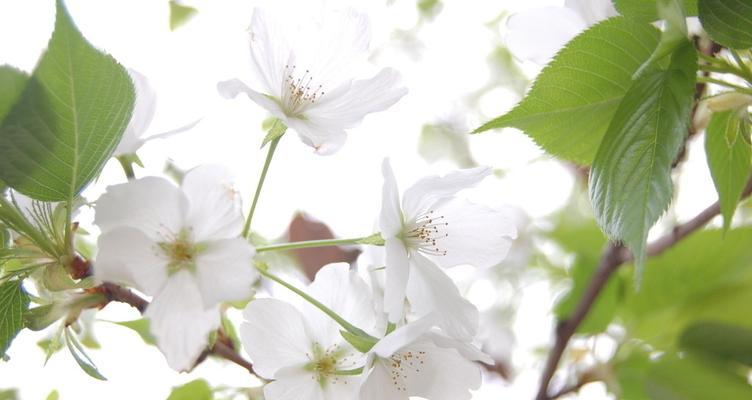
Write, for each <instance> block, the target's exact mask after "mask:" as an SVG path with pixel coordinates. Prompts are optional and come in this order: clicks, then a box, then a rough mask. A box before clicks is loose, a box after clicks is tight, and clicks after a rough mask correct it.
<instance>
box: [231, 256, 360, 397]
mask: <svg viewBox="0 0 752 400" xmlns="http://www.w3.org/2000/svg"><path fill="white" fill-rule="evenodd" d="M305 291H306V293H308V294H309V295H310V296H311V297H313V298H315V299H317V300H318V301H320V302H321V303H323V304H324V305H326V306H327V307H329V308H331V309H332V310H333V311H334V312H336V313H337V314H339V315H340V316H342V317H343V318H344V319H345V320H347V321H349V322H351V323H353V324H354V325H356V326H359V327H361V328H363V329H369V328H371V327H372V326H373V321H374V311H373V302H372V299H371V296H370V290H369V288H368V286H367V285H366V284H365V282H363V281H362V280H361V279H360V278H359V277H358V276H357V274H356V273H355V272H352V271H350V269H349V265H348V264H345V263H337V264H329V265H327V266H325V267H323V268H322V269H321V270H319V272H318V273H317V274H316V278H315V279H314V281H313V283H312V284H311V285H310V286H308V288H307V289H306V290H305ZM296 306H297V307H295V306H293V305H291V304H290V303H286V302H283V301H280V300H276V299H257V300H254V301H252V302H251V303H250V304H248V306H247V307H246V309H245V311H244V312H243V315H244V316H245V319H246V322H244V323H243V324H242V325H241V326H240V337H241V340H242V342H243V347H244V348H245V349H246V351H247V352H248V355H249V356H250V358H251V360H252V361H253V363H254V368H255V369H256V372H258V374H259V375H260V376H261V377H263V378H267V379H274V381H273V382H271V383H268V384H267V385H266V386H265V387H264V396H265V397H264V398H266V399H268V400H299V399H303V400H309V399H310V400H314V399H316V400H335V399H336V400H339V399H341V400H350V399H354V398H357V390H358V388H359V380H360V379H361V378H360V377H359V376H358V374H348V371H353V370H357V369H358V368H361V367H363V366H364V365H365V361H366V357H365V355H363V354H362V353H359V352H358V351H356V350H355V349H354V348H353V347H352V346H351V345H350V344H348V343H347V342H346V341H345V340H344V339H343V338H342V336H341V335H340V333H339V331H340V329H342V328H340V327H339V326H338V325H337V324H336V323H335V322H334V321H333V320H332V319H331V318H330V317H329V316H327V315H326V314H324V313H323V312H322V311H321V310H318V309H316V308H314V307H313V306H311V305H310V304H308V303H303V302H299V303H297V304H296Z"/></svg>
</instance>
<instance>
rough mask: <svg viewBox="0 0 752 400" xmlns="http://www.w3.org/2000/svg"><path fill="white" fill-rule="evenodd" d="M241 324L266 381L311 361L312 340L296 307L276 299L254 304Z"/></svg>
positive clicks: (256, 366)
mask: <svg viewBox="0 0 752 400" xmlns="http://www.w3.org/2000/svg"><path fill="white" fill-rule="evenodd" d="M243 316H244V317H245V319H246V322H244V323H243V324H241V325H240V339H241V341H242V342H243V347H244V348H245V350H246V351H247V352H248V355H249V356H250V357H251V360H252V361H253V367H254V369H255V370H256V372H258V374H259V375H260V376H262V377H264V378H267V379H271V378H274V376H275V374H276V373H277V371H279V370H280V369H282V368H285V367H293V366H299V365H303V364H305V363H307V362H309V361H310V360H309V359H308V356H307V354H308V353H309V352H310V351H311V345H312V340H311V339H310V335H309V333H308V328H306V326H305V322H304V321H303V316H302V315H301V314H300V312H299V311H298V310H296V309H295V308H294V307H293V306H291V305H289V304H287V303H285V302H282V301H279V300H275V299H258V300H254V301H252V302H250V303H249V304H248V305H247V306H246V308H245V310H244V311H243Z"/></svg>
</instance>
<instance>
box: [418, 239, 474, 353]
mask: <svg viewBox="0 0 752 400" xmlns="http://www.w3.org/2000/svg"><path fill="white" fill-rule="evenodd" d="M412 267H413V268H412V270H411V271H410V279H409V281H408V284H407V298H408V300H409V301H410V306H411V309H412V310H413V311H414V312H416V313H417V314H419V315H427V314H431V313H435V314H436V316H437V318H438V323H439V326H440V327H441V329H442V330H443V331H444V332H446V333H447V334H448V335H449V336H452V337H454V338H457V339H459V340H463V341H467V342H469V341H472V340H473V338H474V337H475V334H476V333H477V331H478V323H479V320H480V316H479V313H478V309H477V308H476V307H475V306H474V305H473V304H472V303H470V302H469V301H467V299H465V298H464V297H462V295H461V294H460V292H459V290H458V289H457V286H455V284H454V282H452V280H451V279H450V278H449V277H448V276H447V275H446V274H445V273H444V271H442V270H441V269H440V268H439V267H437V266H436V265H435V264H434V263H432V262H431V261H430V260H428V259H427V258H425V257H423V256H422V255H420V254H415V255H414V257H413V264H412Z"/></svg>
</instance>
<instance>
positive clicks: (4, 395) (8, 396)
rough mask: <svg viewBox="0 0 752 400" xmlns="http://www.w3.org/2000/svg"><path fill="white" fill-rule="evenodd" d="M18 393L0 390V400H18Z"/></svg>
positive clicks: (14, 390)
mask: <svg viewBox="0 0 752 400" xmlns="http://www.w3.org/2000/svg"><path fill="white" fill-rule="evenodd" d="M17 399H18V392H17V391H16V389H0V400H17Z"/></svg>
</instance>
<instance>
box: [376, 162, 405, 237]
mask: <svg viewBox="0 0 752 400" xmlns="http://www.w3.org/2000/svg"><path fill="white" fill-rule="evenodd" d="M381 171H382V173H383V175H384V188H383V189H382V192H381V214H380V215H379V229H380V230H381V236H382V237H384V238H390V237H394V236H395V235H397V234H398V233H399V232H400V231H401V230H402V210H400V204H399V189H398V188H397V179H396V178H395V177H394V172H393V171H392V166H391V164H390V163H389V159H388V158H385V159H384V162H383V163H382V164H381Z"/></svg>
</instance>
